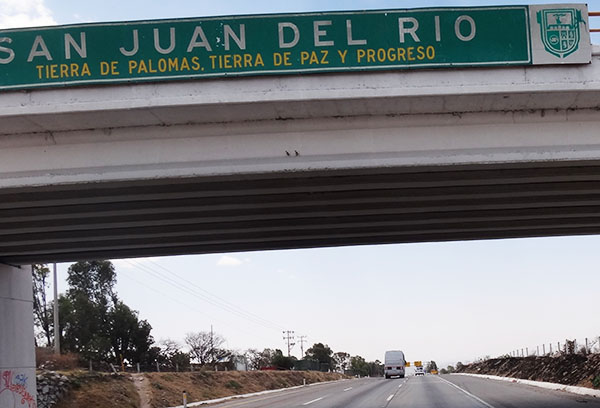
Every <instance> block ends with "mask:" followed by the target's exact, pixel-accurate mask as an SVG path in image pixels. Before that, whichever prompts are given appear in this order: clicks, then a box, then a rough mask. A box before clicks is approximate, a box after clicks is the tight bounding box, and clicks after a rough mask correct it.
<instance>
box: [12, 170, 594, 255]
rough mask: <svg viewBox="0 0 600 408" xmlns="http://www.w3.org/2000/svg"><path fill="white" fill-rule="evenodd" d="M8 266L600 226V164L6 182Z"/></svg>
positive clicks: (525, 233)
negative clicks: (10, 185) (25, 184)
mask: <svg viewBox="0 0 600 408" xmlns="http://www.w3.org/2000/svg"><path fill="white" fill-rule="evenodd" d="M0 211H1V213H2V220H3V222H2V224H1V225H0V237H2V239H1V240H0V261H1V262H4V263H9V264H25V263H31V262H42V261H44V262H50V261H72V260H76V259H95V258H106V257H110V258H120V257H140V256H158V255H177V254H191V253H209V252H229V251H253V250H267V249H285V248H309V247H326V246H339V245H363V244H385V243H403V242H424V241H450V240H470V239H493V238H517V237H535V236H554V235H574V234H596V233H599V232H600V163H598V162H595V163H594V162H570V163H566V162H561V163H554V164H553V165H549V164H545V165H540V164H537V165H533V164H531V165H529V166H522V165H521V166H515V165H514V164H513V165H493V166H490V165H487V166H481V165H479V166H458V167H457V166H448V167H429V168H395V169H394V168H386V169H370V170H369V171H365V170H364V169H363V170H361V171H360V172H358V171H357V172H355V173H353V172H352V171H335V172H331V171H330V172H305V173H280V174H273V173H270V174H268V175H252V176H250V175H249V176H247V177H243V178H240V177H237V178H234V177H215V178H201V179H199V178H196V179H194V178H189V179H172V180H160V181H158V180H155V181H138V182H113V183H93V184H87V185H78V186H76V185H73V186H68V185H63V186H52V187H37V188H32V189H30V190H29V191H28V190H27V189H20V190H17V189H8V190H6V189H5V190H1V191H0Z"/></svg>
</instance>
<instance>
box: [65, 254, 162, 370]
mask: <svg viewBox="0 0 600 408" xmlns="http://www.w3.org/2000/svg"><path fill="white" fill-rule="evenodd" d="M67 273H68V277H67V283H68V284H69V289H68V290H67V292H66V294H65V295H64V296H61V297H60V298H59V303H58V304H59V314H60V325H61V327H60V329H61V330H60V335H61V340H62V341H61V348H62V349H63V350H64V351H71V352H76V353H78V354H80V355H81V356H82V357H83V358H85V359H86V360H87V359H94V360H98V361H113V362H115V363H120V361H121V357H123V358H125V359H127V360H128V361H129V362H131V363H137V362H140V363H144V362H147V361H148V358H149V356H148V354H149V353H150V349H151V345H152V343H153V342H154V340H153V339H152V336H151V334H150V332H151V330H152V326H150V324H149V323H148V322H147V321H145V320H141V321H140V320H139V317H138V313H137V312H136V311H134V310H131V309H130V308H129V307H128V306H127V305H125V304H124V303H123V302H122V301H120V300H119V299H118V297H117V294H116V292H115V290H114V285H115V284H116V281H117V279H116V271H115V268H114V265H113V264H112V263H111V262H110V261H86V262H77V263H75V264H73V265H71V266H70V267H69V269H68V271H67Z"/></svg>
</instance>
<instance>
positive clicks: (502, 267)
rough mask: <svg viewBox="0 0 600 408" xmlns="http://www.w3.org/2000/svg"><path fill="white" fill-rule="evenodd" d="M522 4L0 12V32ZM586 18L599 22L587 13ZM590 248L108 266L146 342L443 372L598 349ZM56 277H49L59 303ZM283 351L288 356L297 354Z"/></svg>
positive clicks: (4, 0)
mask: <svg viewBox="0 0 600 408" xmlns="http://www.w3.org/2000/svg"><path fill="white" fill-rule="evenodd" d="M566 2H568V1H566ZM522 3H523V2H507V1H501V0H498V1H495V2H488V1H486V2H475V1H472V2H465V1H443V0H436V1H430V0H424V1H358V0H355V1H330V0H319V1H294V2H272V1H260V0H259V1H252V2H249V1H221V2H215V1H210V2H209V1H177V0H172V1H169V2H164V1H161V2H158V1H137V0H129V1H127V0H120V1H113V0H105V1H102V2H89V1H81V0H78V1H74V0H0V27H2V26H4V27H7V26H8V25H11V24H13V25H14V24H16V25H28V24H29V25H44V24H68V23H81V22H96V21H120V20H140V19H155V18H173V17H197V16H209V15H232V14H254V13H273V12H296V11H298V12H302V11H323V10H341V9H347V10H360V9H382V8H404V7H426V6H450V5H484V4H485V5H487V4H522ZM531 3H546V2H531ZM588 4H589V5H590V9H591V10H600V0H593V1H589V2H588ZM598 20H600V18H599V19H598ZM592 25H595V26H600V21H598V22H597V23H593V24H592ZM599 244H600V238H599V237H596V236H593V237H566V238H546V239H526V240H498V241H478V242H454V243H429V244H411V245H385V246H365V247H348V248H328V249H314V250H289V251H272V252H255V253H236V254H214V255H203V256H181V257H170V258H155V259H151V260H148V259H140V260H123V261H115V263H116V265H117V270H118V288H117V289H118V292H119V295H120V296H121V297H122V298H123V299H124V300H125V302H126V303H127V304H129V305H130V306H131V307H133V308H134V309H136V310H139V311H140V315H141V317H142V318H145V319H148V320H149V321H150V323H151V324H152V326H153V327H154V331H153V334H154V336H155V338H156V340H160V339H164V338H167V337H168V338H172V339H175V340H182V339H183V336H184V335H185V333H186V332H190V331H199V330H209V329H210V325H211V324H212V325H214V327H215V330H216V331H217V332H219V333H222V334H223V335H224V336H225V337H226V338H227V340H228V346H229V347H231V348H235V349H239V350H242V349H245V348H248V347H255V348H263V347H271V348H282V349H283V348H284V342H283V339H282V334H281V330H283V329H288V330H295V331H296V333H297V334H302V335H307V336H308V341H309V344H312V343H314V342H324V343H328V344H329V345H330V346H331V347H332V348H333V349H334V350H335V351H346V352H349V353H351V354H353V355H356V354H360V355H362V356H364V357H365V358H367V359H369V360H374V359H382V358H383V354H384V351H385V350H386V349H396V348H400V349H403V350H404V351H405V353H406V355H407V357H408V359H409V360H429V359H434V360H436V361H438V362H441V363H450V362H452V363H453V362H456V361H458V360H462V361H468V360H472V359H474V358H477V357H480V356H484V355H499V354H502V353H505V352H508V351H510V350H514V349H516V348H521V347H530V348H532V347H535V346H536V345H538V344H540V345H541V344H542V343H543V342H550V341H552V342H554V343H556V342H557V341H561V342H562V341H564V339H565V338H567V337H569V338H573V337H577V338H578V339H582V338H583V337H586V336H589V337H591V336H599V335H600V327H599V326H598V318H597V316H598V310H599V308H600V305H599V303H598V289H597V288H598V287H600V273H598V271H597V268H598V265H599V263H600V262H599V261H600V252H599V251H598V250H597V248H598V245H599ZM67 267H68V264H60V265H59V271H60V276H61V279H63V281H62V282H61V284H60V285H61V287H60V289H61V290H63V289H64V287H65V283H64V277H65V275H66V268H67ZM173 274H175V275H173ZM175 276H178V277H179V278H177V277H175ZM173 282H179V284H175V283H173ZM207 298H209V299H210V301H207V300H206V299H207ZM215 304H218V305H220V306H215ZM234 305H235V306H234ZM232 310H234V312H232ZM249 314H251V315H249ZM265 320H268V322H266V321H265ZM293 351H294V354H296V355H299V346H296V347H295V348H294V350H293Z"/></svg>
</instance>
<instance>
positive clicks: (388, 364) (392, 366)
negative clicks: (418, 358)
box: [383, 350, 406, 378]
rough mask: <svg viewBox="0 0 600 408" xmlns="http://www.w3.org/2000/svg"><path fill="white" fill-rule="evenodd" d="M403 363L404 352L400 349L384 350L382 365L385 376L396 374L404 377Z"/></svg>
mask: <svg viewBox="0 0 600 408" xmlns="http://www.w3.org/2000/svg"><path fill="white" fill-rule="evenodd" d="M405 365H406V360H405V359H404V353H403V352H401V351H400V350H390V351H386V352H385V365H384V366H383V367H384V368H383V372H384V374H385V378H390V377H396V376H398V377H400V378H404V366H405Z"/></svg>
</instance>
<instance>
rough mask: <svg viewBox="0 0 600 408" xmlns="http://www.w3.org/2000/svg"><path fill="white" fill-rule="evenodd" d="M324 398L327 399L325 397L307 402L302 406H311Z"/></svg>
mask: <svg viewBox="0 0 600 408" xmlns="http://www.w3.org/2000/svg"><path fill="white" fill-rule="evenodd" d="M323 398H325V397H321V398H317V399H314V400H312V401H308V402H305V403H304V404H302V405H310V404H312V403H313V402H317V401H321V400H322V399H323Z"/></svg>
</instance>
